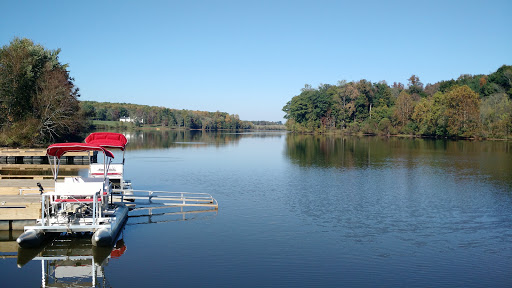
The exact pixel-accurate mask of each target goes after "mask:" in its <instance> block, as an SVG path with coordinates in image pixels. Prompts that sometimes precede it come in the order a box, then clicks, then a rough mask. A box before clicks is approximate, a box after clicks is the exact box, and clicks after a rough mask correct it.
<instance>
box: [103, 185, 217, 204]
mask: <svg viewBox="0 0 512 288" xmlns="http://www.w3.org/2000/svg"><path fill="white" fill-rule="evenodd" d="M112 192H113V193H120V194H121V201H124V200H129V201H147V202H146V204H161V205H165V206H193V207H213V208H215V209H218V207H219V204H218V203H217V200H215V198H213V196H212V195H210V194H208V193H196V192H169V191H153V190H134V189H112Z"/></svg>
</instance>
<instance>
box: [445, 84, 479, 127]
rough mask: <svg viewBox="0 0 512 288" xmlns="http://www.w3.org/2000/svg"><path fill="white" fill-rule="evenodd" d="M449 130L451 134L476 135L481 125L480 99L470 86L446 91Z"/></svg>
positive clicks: (456, 87)
mask: <svg viewBox="0 0 512 288" xmlns="http://www.w3.org/2000/svg"><path fill="white" fill-rule="evenodd" d="M446 117H447V119H448V121H447V131H448V133H449V134H450V136H463V137H469V136H475V135H477V133H478V128H479V126H480V99H479V98H478V94H476V93H475V92H474V91H473V90H471V88H469V86H466V85H464V86H455V87H453V88H452V89H451V90H450V91H449V92H448V93H446Z"/></svg>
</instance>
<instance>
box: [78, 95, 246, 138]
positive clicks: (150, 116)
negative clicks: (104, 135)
mask: <svg viewBox="0 0 512 288" xmlns="http://www.w3.org/2000/svg"><path fill="white" fill-rule="evenodd" d="M80 107H81V110H82V111H83V113H84V115H85V117H86V118H87V119H90V120H103V121H119V120H120V119H121V118H122V117H130V119H132V120H133V121H134V123H135V125H137V126H141V125H142V124H144V125H152V126H162V127H171V128H178V129H180V128H186V129H201V130H208V131H216V130H240V129H252V128H254V125H253V124H252V122H250V121H242V120H240V117H238V115H230V114H228V113H226V112H219V111H217V112H207V111H193V110H177V109H170V108H165V107H157V106H147V105H137V104H127V103H109V102H95V101H81V102H80Z"/></svg>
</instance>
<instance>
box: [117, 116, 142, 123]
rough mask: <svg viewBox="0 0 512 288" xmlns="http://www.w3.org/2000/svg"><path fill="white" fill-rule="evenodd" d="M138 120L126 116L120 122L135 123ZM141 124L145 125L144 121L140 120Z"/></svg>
mask: <svg viewBox="0 0 512 288" xmlns="http://www.w3.org/2000/svg"><path fill="white" fill-rule="evenodd" d="M137 120H138V119H137V118H130V117H125V116H123V117H121V118H119V121H121V122H132V123H133V122H135V121H137ZM139 123H144V119H140V120H139Z"/></svg>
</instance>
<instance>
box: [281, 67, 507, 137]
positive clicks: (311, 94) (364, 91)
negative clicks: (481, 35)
mask: <svg viewBox="0 0 512 288" xmlns="http://www.w3.org/2000/svg"><path fill="white" fill-rule="evenodd" d="M408 80H409V83H408V86H407V88H406V87H405V85H404V84H402V83H393V85H391V86H389V85H388V84H387V83H386V82H384V81H381V82H378V83H371V82H369V81H367V80H365V79H363V80H360V81H357V82H347V81H339V82H338V83H337V85H330V84H321V85H320V86H319V87H318V88H317V89H314V88H312V87H311V85H306V86H305V87H304V88H303V89H301V93H300V94H299V95H297V96H295V97H293V98H292V99H291V100H290V101H289V102H288V103H287V104H286V105H285V106H284V107H283V111H284V112H285V113H286V115H285V118H286V119H287V122H286V126H287V129H288V130H291V131H297V132H327V131H334V130H343V131H346V132H349V133H368V134H408V135H423V136H436V137H495V138H509V137H511V135H512V104H511V103H512V101H511V100H512V66H507V65H503V66H502V67H500V68H499V69H498V70H497V71H496V72H494V73H492V74H490V75H461V76H460V77H459V78H458V79H457V80H449V81H441V82H438V83H435V84H427V85H425V86H424V85H423V83H422V82H421V81H420V79H419V77H418V76H416V75H412V76H411V77H410V78H409V79H408Z"/></svg>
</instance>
